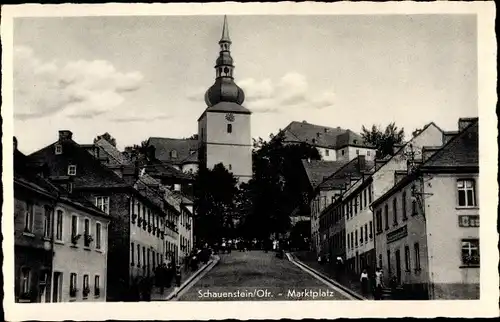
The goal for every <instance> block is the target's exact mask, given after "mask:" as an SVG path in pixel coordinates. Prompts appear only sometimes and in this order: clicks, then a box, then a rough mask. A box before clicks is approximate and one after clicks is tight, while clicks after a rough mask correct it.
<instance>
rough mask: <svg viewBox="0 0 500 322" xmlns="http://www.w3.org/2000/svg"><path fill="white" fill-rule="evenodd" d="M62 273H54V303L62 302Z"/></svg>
mask: <svg viewBox="0 0 500 322" xmlns="http://www.w3.org/2000/svg"><path fill="white" fill-rule="evenodd" d="M61 284H62V273H61V272H54V285H53V286H52V302H53V303H56V302H61V286H62V285H61Z"/></svg>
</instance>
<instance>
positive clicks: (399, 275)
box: [396, 249, 401, 285]
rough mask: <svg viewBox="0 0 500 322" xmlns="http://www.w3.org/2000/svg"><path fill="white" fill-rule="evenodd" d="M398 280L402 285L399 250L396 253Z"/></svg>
mask: <svg viewBox="0 0 500 322" xmlns="http://www.w3.org/2000/svg"><path fill="white" fill-rule="evenodd" d="M396 278H397V281H398V284H399V285H401V253H400V251H399V249H398V250H397V251H396Z"/></svg>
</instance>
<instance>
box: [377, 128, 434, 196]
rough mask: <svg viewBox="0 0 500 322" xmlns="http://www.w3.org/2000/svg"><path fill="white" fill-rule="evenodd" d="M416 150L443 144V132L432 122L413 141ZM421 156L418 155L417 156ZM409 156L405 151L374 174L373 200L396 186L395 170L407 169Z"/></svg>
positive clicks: (400, 152)
mask: <svg viewBox="0 0 500 322" xmlns="http://www.w3.org/2000/svg"><path fill="white" fill-rule="evenodd" d="M410 142H411V143H412V144H413V149H414V151H415V152H417V153H418V151H422V147H423V146H441V145H442V144H443V133H442V132H441V130H439V129H438V128H437V127H436V126H435V125H433V124H431V125H430V126H428V127H427V128H426V129H425V130H424V131H422V132H421V133H420V134H419V135H417V136H416V137H414V138H413V139H412V140H411V141H410ZM419 157H421V156H420V155H416V156H415V158H417V159H418V158H419ZM406 168H407V158H406V157H405V156H404V155H403V151H399V153H398V154H397V155H395V156H394V157H393V158H391V159H390V160H389V161H388V162H387V163H385V164H384V165H382V166H381V167H380V169H378V170H377V171H376V172H375V173H374V174H373V200H377V199H378V198H380V197H381V196H382V195H383V194H384V193H385V192H387V191H388V190H389V189H390V188H392V187H393V186H394V172H395V171H397V170H406Z"/></svg>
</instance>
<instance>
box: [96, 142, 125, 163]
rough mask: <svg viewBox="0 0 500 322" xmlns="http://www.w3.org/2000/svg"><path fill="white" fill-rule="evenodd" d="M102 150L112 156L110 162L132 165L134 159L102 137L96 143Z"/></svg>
mask: <svg viewBox="0 0 500 322" xmlns="http://www.w3.org/2000/svg"><path fill="white" fill-rule="evenodd" d="M94 145H95V146H97V147H99V148H100V149H101V151H102V152H104V153H106V154H107V155H108V156H109V157H110V162H112V163H115V164H117V165H132V161H131V160H130V159H128V158H127V157H126V156H124V155H123V153H121V152H120V151H119V150H118V149H117V148H116V147H115V146H113V145H112V144H111V143H109V142H108V141H107V140H105V139H100V140H98V141H97V142H95V143H94Z"/></svg>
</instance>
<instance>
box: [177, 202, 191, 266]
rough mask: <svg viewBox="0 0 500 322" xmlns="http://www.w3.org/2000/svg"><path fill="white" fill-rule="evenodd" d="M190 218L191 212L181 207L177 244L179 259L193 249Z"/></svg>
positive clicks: (182, 258) (183, 257)
mask: <svg viewBox="0 0 500 322" xmlns="http://www.w3.org/2000/svg"><path fill="white" fill-rule="evenodd" d="M192 222H193V220H192V218H191V214H190V213H189V212H188V211H187V209H183V207H181V215H180V216H179V224H178V227H179V234H178V244H179V259H180V260H181V261H183V260H184V259H185V258H186V257H188V256H189V253H190V252H191V250H192V249H193V239H192Z"/></svg>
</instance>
